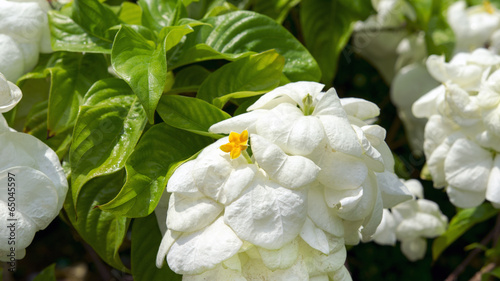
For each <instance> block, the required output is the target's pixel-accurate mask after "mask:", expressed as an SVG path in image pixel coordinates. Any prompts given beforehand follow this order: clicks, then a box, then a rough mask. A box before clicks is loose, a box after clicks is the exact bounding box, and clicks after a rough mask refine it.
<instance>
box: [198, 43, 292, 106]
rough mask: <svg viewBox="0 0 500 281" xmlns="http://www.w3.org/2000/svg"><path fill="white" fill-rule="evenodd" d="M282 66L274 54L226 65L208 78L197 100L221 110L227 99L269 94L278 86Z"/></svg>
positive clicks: (273, 52) (252, 56)
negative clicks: (211, 104)
mask: <svg viewBox="0 0 500 281" xmlns="http://www.w3.org/2000/svg"><path fill="white" fill-rule="evenodd" d="M284 64H285V60H284V58H283V57H282V56H280V55H279V54H278V53H276V52H275V51H273V50H272V51H267V52H264V53H261V54H255V55H251V56H248V57H245V58H242V59H239V60H237V61H234V62H231V63H228V64H226V65H224V66H223V67H221V68H219V69H218V70H217V71H215V72H214V73H212V74H211V75H210V76H208V78H207V79H206V80H205V81H204V82H203V84H201V86H200V89H199V91H198V95H197V97H198V98H200V99H203V100H205V101H207V102H211V103H213V104H214V105H216V106H217V107H219V108H222V107H223V106H224V105H225V104H226V102H227V101H229V99H230V98H243V97H251V96H255V95H259V94H263V93H266V92H269V91H270V90H272V89H274V88H276V86H278V85H279V82H280V77H281V73H282V71H283V66H284Z"/></svg>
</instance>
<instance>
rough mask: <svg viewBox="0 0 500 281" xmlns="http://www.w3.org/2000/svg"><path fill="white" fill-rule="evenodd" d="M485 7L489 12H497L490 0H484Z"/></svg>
mask: <svg viewBox="0 0 500 281" xmlns="http://www.w3.org/2000/svg"><path fill="white" fill-rule="evenodd" d="M483 5H484V8H485V10H486V12H487V13H489V14H493V13H494V12H495V8H493V5H491V2H490V1H488V0H485V1H483Z"/></svg>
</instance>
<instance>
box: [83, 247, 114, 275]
mask: <svg viewBox="0 0 500 281" xmlns="http://www.w3.org/2000/svg"><path fill="white" fill-rule="evenodd" d="M83 246H84V247H85V250H86V251H87V253H89V255H90V257H91V258H92V261H93V262H94V264H95V266H96V267H97V271H99V274H100V275H101V278H102V280H105V281H107V280H111V278H112V277H113V276H112V275H111V273H110V272H109V270H108V268H107V267H106V265H105V264H104V263H103V262H102V260H101V258H99V256H98V255H97V253H96V252H95V251H94V249H92V247H90V246H89V245H88V244H87V243H85V242H83Z"/></svg>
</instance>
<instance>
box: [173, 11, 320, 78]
mask: <svg viewBox="0 0 500 281" xmlns="http://www.w3.org/2000/svg"><path fill="white" fill-rule="evenodd" d="M201 22H203V23H208V24H210V26H207V25H203V26H198V27H196V28H195V31H194V32H193V33H191V34H189V35H187V36H186V40H185V42H184V43H183V44H182V45H179V46H178V47H177V48H175V49H173V50H172V52H170V53H169V66H171V67H172V68H176V67H179V66H182V65H186V64H191V63H194V62H198V61H205V60H211V59H226V60H236V59H238V58H241V57H244V56H248V55H250V54H253V53H260V52H264V51H268V50H271V49H275V50H276V52H278V53H279V54H280V55H282V56H283V57H285V67H284V69H283V72H284V73H285V75H286V76H287V77H288V78H289V79H290V80H291V81H301V80H305V81H318V80H319V79H320V77H321V72H320V70H319V67H318V65H317V63H316V61H315V60H314V58H313V57H312V56H311V54H309V52H308V51H307V49H306V48H305V47H304V46H302V44H300V42H299V41H298V40H297V39H296V38H295V37H294V36H293V35H292V34H290V33H289V32H288V31H287V30H286V29H285V28H284V27H282V26H281V25H279V24H278V23H276V22H275V21H274V20H272V19H271V18H269V17H266V16H263V15H260V14H258V13H255V12H250V11H236V12H231V13H228V14H224V15H221V16H218V17H210V18H206V19H203V20H201Z"/></svg>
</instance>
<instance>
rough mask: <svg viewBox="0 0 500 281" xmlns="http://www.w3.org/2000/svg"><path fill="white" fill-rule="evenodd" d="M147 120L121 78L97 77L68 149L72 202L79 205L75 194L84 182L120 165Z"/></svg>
mask: <svg viewBox="0 0 500 281" xmlns="http://www.w3.org/2000/svg"><path fill="white" fill-rule="evenodd" d="M146 120H147V117H146V113H145V112H144V109H143V108H142V106H141V104H140V103H139V101H138V99H137V97H136V96H135V95H134V93H133V92H132V90H131V89H130V88H129V87H128V85H127V84H126V83H125V82H124V81H123V80H120V79H116V78H110V79H105V80H100V81H98V82H96V83H95V84H94V85H93V86H92V87H91V88H90V89H89V91H88V93H87V94H86V95H85V102H84V105H83V106H81V107H80V112H79V114H78V118H77V121H76V124H75V129H74V131H73V142H72V145H71V149H70V163H71V185H72V186H71V191H72V192H71V193H72V199H73V200H74V201H75V205H77V206H78V204H77V203H78V202H77V198H78V194H79V192H80V190H81V188H82V186H83V185H84V184H85V183H86V182H87V181H89V180H90V179H92V178H95V177H97V176H101V175H107V174H110V173H113V172H115V171H118V170H120V169H121V168H123V166H124V165H125V161H126V160H127V158H128V157H129V155H130V154H131V153H132V151H133V149H134V147H135V145H136V143H137V141H138V140H139V138H140V136H141V133H142V130H143V129H144V126H145V124H146ZM106 202H107V201H106Z"/></svg>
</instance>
